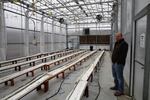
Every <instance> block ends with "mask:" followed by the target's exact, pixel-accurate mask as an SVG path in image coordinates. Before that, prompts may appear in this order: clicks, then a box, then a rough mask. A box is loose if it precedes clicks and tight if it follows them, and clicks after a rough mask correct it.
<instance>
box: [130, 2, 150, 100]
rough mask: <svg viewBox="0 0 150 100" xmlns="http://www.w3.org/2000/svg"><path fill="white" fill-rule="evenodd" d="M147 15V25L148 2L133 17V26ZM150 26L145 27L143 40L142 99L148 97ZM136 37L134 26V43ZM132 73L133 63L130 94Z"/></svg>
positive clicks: (148, 16) (148, 20)
mask: <svg viewBox="0 0 150 100" xmlns="http://www.w3.org/2000/svg"><path fill="white" fill-rule="evenodd" d="M144 16H147V26H150V4H149V5H147V6H146V7H145V8H144V9H143V10H141V11H140V12H139V13H138V14H137V15H136V16H135V17H134V22H135V23H134V26H136V22H137V20H139V19H141V18H142V17H144ZM149 33H150V28H148V27H147V30H146V42H145V45H146V46H145V64H144V65H145V66H144V83H143V100H148V99H149V92H150V91H149V87H150V85H149V80H150V79H149V77H150V76H149V74H150V68H149V65H150V56H149V54H150V39H149V37H150V34H149ZM135 37H136V27H134V37H133V38H134V43H135V41H136V40H135ZM133 53H134V54H133V55H134V56H133V61H134V60H135V45H134V52H133ZM134 74H135V64H134V63H133V84H132V95H134V84H135V83H134V79H135V78H134V77H135V76H134Z"/></svg>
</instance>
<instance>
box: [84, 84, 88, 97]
mask: <svg viewBox="0 0 150 100" xmlns="http://www.w3.org/2000/svg"><path fill="white" fill-rule="evenodd" d="M84 96H86V97H89V87H88V86H87V87H86V89H85V92H84Z"/></svg>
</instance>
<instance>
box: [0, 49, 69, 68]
mask: <svg viewBox="0 0 150 100" xmlns="http://www.w3.org/2000/svg"><path fill="white" fill-rule="evenodd" d="M66 51H68V50H66ZM60 52H64V50H61V51H55V52H45V53H37V54H34V55H30V56H25V57H21V58H15V59H11V60H6V61H1V62H0V67H2V65H6V64H7V65H6V66H8V65H11V64H17V63H18V61H22V60H26V61H30V60H32V59H33V58H35V57H36V58H41V57H42V56H48V55H51V54H54V53H60ZM3 67H5V66H3Z"/></svg>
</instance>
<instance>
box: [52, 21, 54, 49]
mask: <svg viewBox="0 0 150 100" xmlns="http://www.w3.org/2000/svg"><path fill="white" fill-rule="evenodd" d="M53 50H54V20H52V34H51V51H53Z"/></svg>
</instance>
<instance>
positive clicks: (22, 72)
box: [0, 51, 85, 86]
mask: <svg viewBox="0 0 150 100" xmlns="http://www.w3.org/2000/svg"><path fill="white" fill-rule="evenodd" d="M84 52H85V51H79V52H76V53H73V54H70V55H67V56H64V57H61V58H59V59H56V60H54V61H50V62H47V63H42V64H39V65H37V66H33V67H31V68H28V69H25V70H23V71H21V72H17V73H14V74H11V76H14V77H12V78H10V77H11V76H10V75H8V76H4V77H2V78H0V80H2V79H3V81H0V84H1V83H5V85H8V82H9V81H10V82H11V86H14V79H15V78H17V77H19V76H22V75H24V74H26V76H29V73H31V75H32V77H33V76H34V71H35V70H37V69H39V68H41V70H43V68H44V70H46V71H47V70H48V69H47V68H45V66H48V65H52V64H54V63H57V62H60V61H63V62H65V61H66V60H64V59H68V58H69V57H71V59H72V58H73V57H75V56H78V55H80V54H82V53H84ZM58 64H60V63H58ZM54 66H55V65H54ZM51 67H52V66H51ZM49 68H50V66H49ZM17 74H18V75H17ZM9 76H10V77H9ZM8 77H9V78H8ZM7 78H8V79H7ZM6 79H7V80H6ZM4 80H5V81H4Z"/></svg>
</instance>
